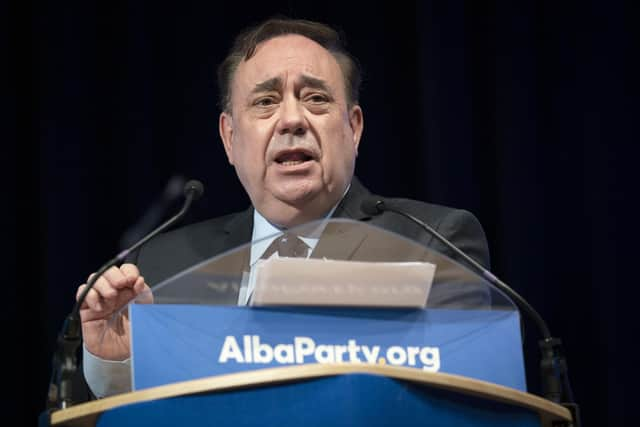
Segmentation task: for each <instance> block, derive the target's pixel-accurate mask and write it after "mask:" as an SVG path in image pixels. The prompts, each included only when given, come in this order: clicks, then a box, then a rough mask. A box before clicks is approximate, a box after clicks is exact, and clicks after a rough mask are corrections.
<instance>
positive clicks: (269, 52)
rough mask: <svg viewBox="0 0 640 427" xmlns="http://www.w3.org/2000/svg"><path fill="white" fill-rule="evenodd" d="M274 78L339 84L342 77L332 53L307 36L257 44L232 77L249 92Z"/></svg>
mask: <svg viewBox="0 0 640 427" xmlns="http://www.w3.org/2000/svg"><path fill="white" fill-rule="evenodd" d="M273 79H280V80H281V82H283V83H287V81H288V79H293V81H298V82H301V83H309V82H313V81H324V82H325V84H328V85H332V84H336V83H338V84H339V83H340V82H341V81H342V79H343V77H342V70H341V68H340V66H339V65H338V62H337V60H336V59H335V58H334V56H333V55H332V54H331V52H329V51H328V50H326V49H325V48H324V47H322V46H320V45H319V44H318V43H316V42H314V41H313V40H311V39H308V38H306V37H302V36H298V35H286V36H279V37H275V38H273V39H270V40H267V41H265V42H263V43H261V44H259V45H258V47H257V48H256V52H255V55H254V56H252V57H251V58H249V60H247V61H242V62H241V63H240V64H239V65H238V68H237V70H236V73H235V76H234V81H235V83H236V84H241V85H242V86H244V87H245V88H247V89H249V90H253V88H254V87H255V86H256V85H260V84H262V83H263V82H268V81H271V80H273Z"/></svg>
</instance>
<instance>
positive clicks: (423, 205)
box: [387, 198, 479, 227]
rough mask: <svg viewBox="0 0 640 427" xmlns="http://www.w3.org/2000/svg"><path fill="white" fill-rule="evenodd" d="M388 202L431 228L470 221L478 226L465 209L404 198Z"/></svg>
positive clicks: (390, 199)
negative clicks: (445, 223) (444, 222)
mask: <svg viewBox="0 0 640 427" xmlns="http://www.w3.org/2000/svg"><path fill="white" fill-rule="evenodd" d="M387 200H389V201H390V202H393V204H394V205H395V206H397V207H399V208H401V209H402V210H404V211H405V212H407V213H410V214H412V215H414V216H416V217H418V218H420V219H421V220H423V221H425V222H427V223H428V224H430V225H431V226H433V227H438V225H439V224H440V223H442V222H443V221H454V222H455V221H456V220H458V221H472V222H476V223H478V225H479V221H478V219H477V218H476V216H475V215H474V214H473V213H471V212H470V211H468V210H466V209H459V208H454V207H450V206H445V205H440V204H436V203H429V202H423V201H421V200H414V199H406V198H387Z"/></svg>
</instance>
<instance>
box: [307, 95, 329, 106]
mask: <svg viewBox="0 0 640 427" xmlns="http://www.w3.org/2000/svg"><path fill="white" fill-rule="evenodd" d="M307 101H309V102H311V103H314V104H322V103H325V102H328V101H329V98H327V96H325V95H322V94H314V95H309V96H307Z"/></svg>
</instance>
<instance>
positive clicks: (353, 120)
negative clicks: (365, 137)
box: [349, 105, 364, 155]
mask: <svg viewBox="0 0 640 427" xmlns="http://www.w3.org/2000/svg"><path fill="white" fill-rule="evenodd" d="M349 124H350V125H351V131H352V132H353V145H354V149H355V150H356V155H357V154H358V146H359V145H360V138H361V137H362V132H363V130H364V116H363V114H362V108H360V106H359V105H354V106H353V107H351V110H350V111H349Z"/></svg>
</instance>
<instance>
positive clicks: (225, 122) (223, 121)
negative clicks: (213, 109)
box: [218, 111, 233, 164]
mask: <svg viewBox="0 0 640 427" xmlns="http://www.w3.org/2000/svg"><path fill="white" fill-rule="evenodd" d="M218 131H219V132H220V139H222V145H224V151H225V153H227V160H229V163H230V164H233V144H232V143H231V141H232V137H233V117H231V114H229V113H226V112H224V111H223V112H222V113H220V119H219V120H218Z"/></svg>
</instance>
